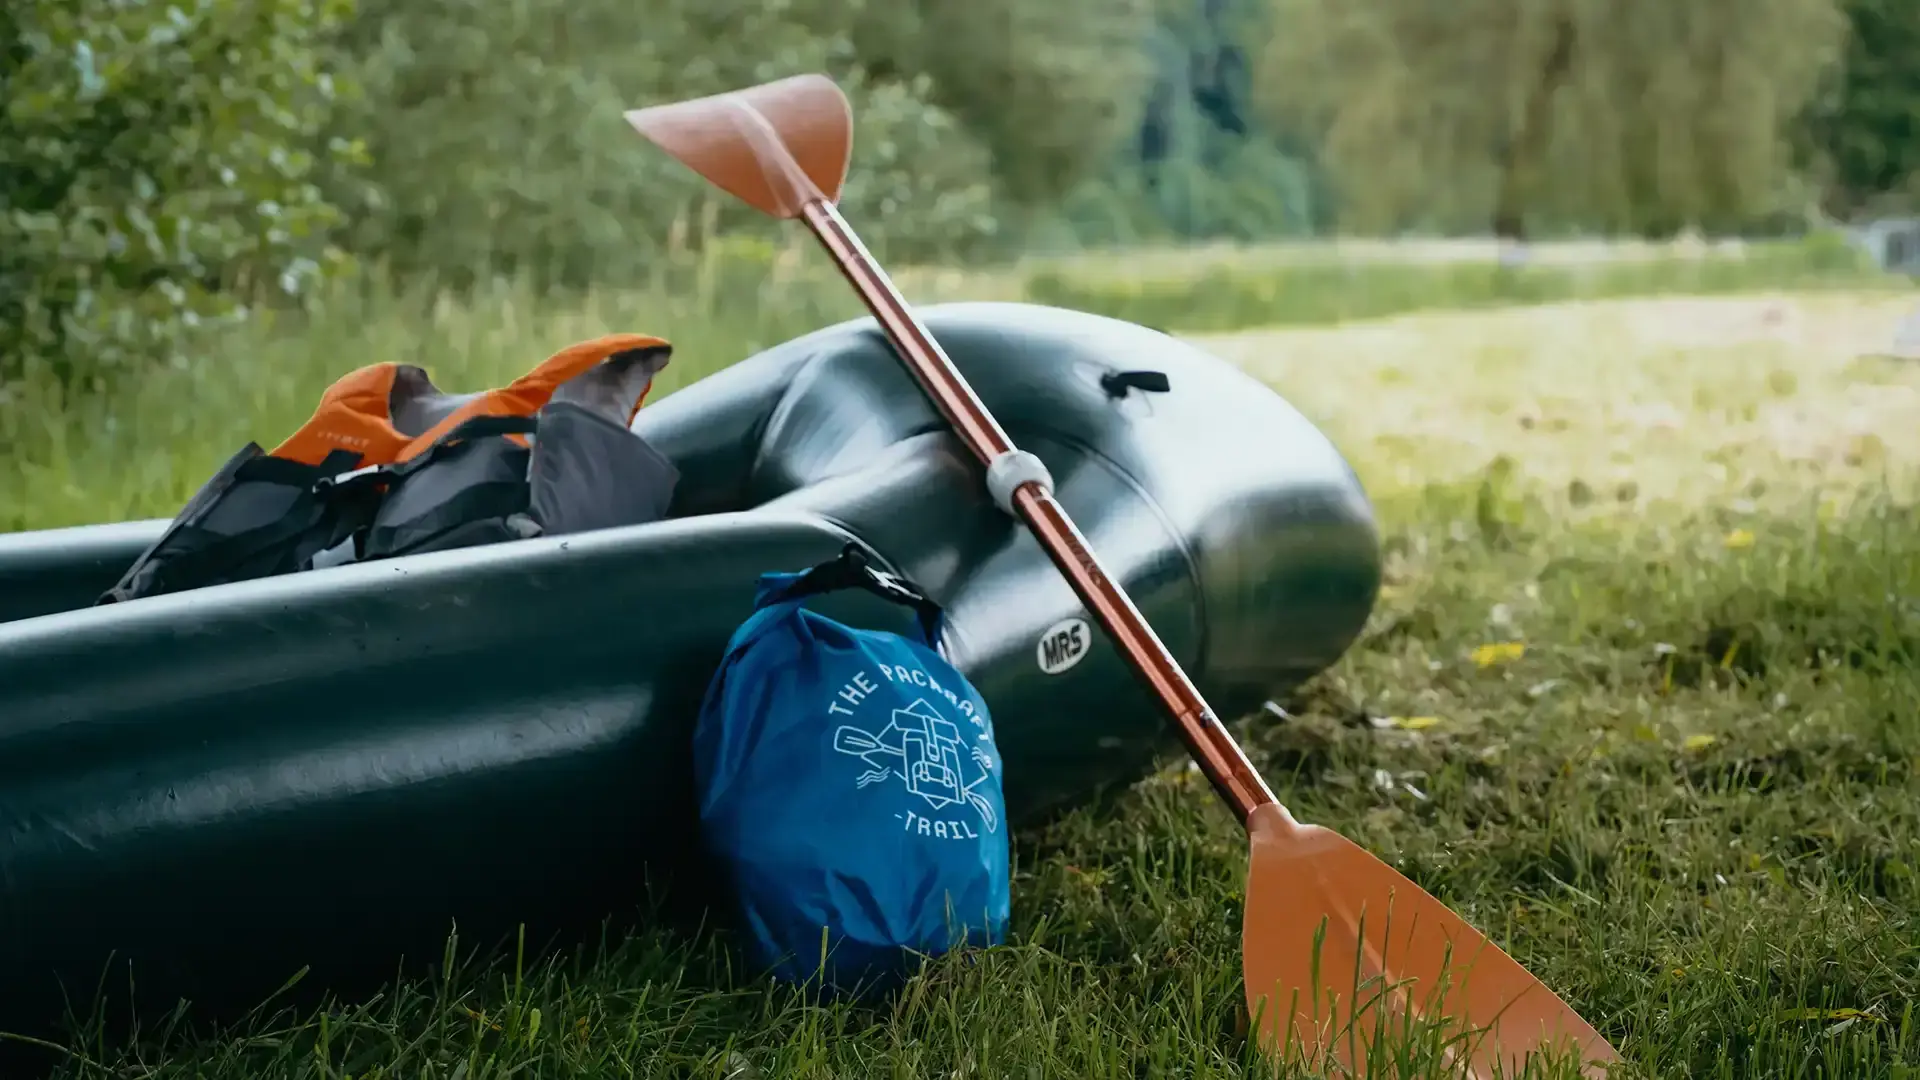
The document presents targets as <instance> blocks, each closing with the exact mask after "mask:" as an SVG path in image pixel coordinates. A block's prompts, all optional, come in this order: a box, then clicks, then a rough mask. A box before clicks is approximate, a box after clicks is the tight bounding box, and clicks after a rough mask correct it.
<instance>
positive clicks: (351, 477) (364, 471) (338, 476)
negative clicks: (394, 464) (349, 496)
mask: <svg viewBox="0 0 1920 1080" xmlns="http://www.w3.org/2000/svg"><path fill="white" fill-rule="evenodd" d="M387 471H388V469H387V466H385V465H365V466H362V467H360V468H358V469H349V470H348V471H346V472H343V473H335V474H334V475H332V476H323V477H321V478H320V479H318V480H315V481H314V482H313V493H314V494H315V495H326V494H329V493H331V492H333V491H336V490H338V489H341V488H345V487H348V486H349V485H356V486H357V485H359V484H361V483H362V482H364V481H365V480H366V478H368V477H373V476H378V475H380V474H382V473H384V472H387Z"/></svg>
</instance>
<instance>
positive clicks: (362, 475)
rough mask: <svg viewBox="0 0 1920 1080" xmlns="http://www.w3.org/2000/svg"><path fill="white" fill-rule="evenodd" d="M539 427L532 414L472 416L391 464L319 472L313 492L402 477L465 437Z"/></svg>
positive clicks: (330, 491)
mask: <svg viewBox="0 0 1920 1080" xmlns="http://www.w3.org/2000/svg"><path fill="white" fill-rule="evenodd" d="M539 430H540V421H539V420H538V419H537V418H536V417H532V416H475V417H472V418H470V419H467V420H464V421H462V422H461V423H459V424H457V425H455V426H454V428H453V430H451V431H449V432H447V433H446V434H445V435H442V436H440V437H439V438H438V439H435V440H434V441H433V445H431V446H429V447H427V448H426V449H425V450H423V451H421V452H420V453H419V454H418V455H416V456H415V457H413V458H412V459H411V460H408V461H402V462H400V463H398V464H393V465H367V466H363V467H361V468H358V469H352V470H349V471H347V472H343V473H336V474H334V475H332V476H323V477H321V478H320V479H318V480H315V481H314V482H313V493H314V494H315V495H329V494H336V493H339V492H341V491H352V490H354V489H357V488H363V487H369V486H372V485H373V484H375V483H377V482H379V481H381V480H386V481H389V482H390V481H394V480H404V479H406V478H407V477H408V476H410V475H412V474H413V473H416V472H418V471H420V470H421V469H424V468H426V467H427V466H428V465H430V464H432V462H433V459H434V458H436V457H438V456H439V455H440V454H442V453H444V452H446V451H447V450H448V449H449V448H451V447H454V446H457V445H459V444H460V443H462V442H466V441H467V440H469V439H483V438H487V437H489V436H500V435H532V434H534V433H536V432H538V431H539Z"/></svg>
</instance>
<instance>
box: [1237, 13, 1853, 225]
mask: <svg viewBox="0 0 1920 1080" xmlns="http://www.w3.org/2000/svg"><path fill="white" fill-rule="evenodd" d="M1274 4H1275V9H1276V11H1277V12H1278V15H1279V18H1280V20H1281V25H1283V26H1285V28H1286V32H1285V33H1282V34H1276V35H1275V36H1274V38H1273V44H1272V47H1271V48H1270V49H1269V50H1268V52H1267V54H1266V56H1265V57H1264V64H1265V66H1264V73H1263V79H1262V81H1263V85H1264V96H1265V98H1266V100H1267V101H1268V103H1269V106H1270V107H1271V108H1272V109H1273V110H1275V112H1276V113H1277V114H1278V115H1281V116H1284V117H1287V118H1288V119H1290V120H1291V121H1293V122H1297V123H1300V124H1302V125H1304V126H1305V127H1306V128H1307V129H1308V130H1309V131H1311V132H1312V134H1313V135H1314V136H1315V138H1316V140H1317V141H1318V142H1320V143H1321V150H1322V152H1323V154H1324V155H1325V158H1326V160H1327V161H1328V163H1329V164H1330V165H1331V166H1332V167H1333V169H1334V172H1335V174H1336V176H1337V178H1338V182H1339V186H1340V189H1341V198H1342V201H1343V207H1344V209H1345V211H1346V214H1347V216H1348V217H1349V218H1350V219H1351V221H1352V223H1353V224H1355V225H1358V226H1359V227H1361V228H1368V229H1371V228H1388V229H1393V228H1404V227H1408V226H1414V225H1429V226H1431V225H1441V226H1450V227H1460V226H1466V227H1474V226H1481V227H1484V226H1486V225H1489V224H1491V225H1492V226H1493V228H1494V230H1495V231H1497V232H1499V233H1501V234H1503V235H1510V236H1513V235H1519V234H1521V233H1523V232H1524V231H1526V230H1528V229H1530V228H1540V227H1543V226H1545V227H1553V226H1560V225H1578V226H1583V227H1588V228H1602V229H1614V230H1632V231H1651V232H1664V231H1671V230H1675V229H1678V228H1681V227H1683V226H1686V225H1688V224H1696V225H1700V226H1703V227H1707V228H1711V229H1733V228H1738V227H1740V226H1742V225H1746V224H1750V223H1751V222H1752V221H1754V220H1755V219H1756V218H1758V217H1761V216H1763V215H1766V214H1768V213H1776V212H1779V211H1781V210H1783V209H1787V208H1790V206H1791V202H1792V198H1793V191H1792V188H1791V186H1790V180H1791V170H1790V167H1789V166H1790V161H1789V156H1788V153H1787V144H1786V140H1785V137H1784V136H1785V135H1786V131H1787V128H1788V126H1789V124H1790V123H1791V122H1792V121H1793V120H1794V118H1795V117H1796V116H1797V114H1798V112H1799V110H1800V108H1801V106H1802V104H1803V103H1804V102H1806V101H1807V100H1809V99H1810V98H1811V96H1812V94H1813V92H1814V90H1815V88H1816V86H1817V84H1818V80H1819V78H1820V76H1821V74H1822V72H1823V71H1825V70H1826V69H1827V67H1828V65H1829V64H1830V63H1831V62H1832V61H1833V60H1834V58H1835V57H1836V56H1837V53H1838V49H1839V47H1840V45H1841V43H1842V41H1843V40H1844V33H1845V25H1844V21H1843V20H1842V18H1841V16H1840V14H1839V11H1838V10H1837V4H1836V0H1671V2H1664V3H1658V4H1623V3H1617V2H1615V0H1459V2H1457V3H1447V4H1433V3H1428V2H1426V0H1274Z"/></svg>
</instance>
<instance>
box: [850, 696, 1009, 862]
mask: <svg viewBox="0 0 1920 1080" xmlns="http://www.w3.org/2000/svg"><path fill="white" fill-rule="evenodd" d="M881 674H882V675H884V676H886V678H887V679H888V680H889V681H891V682H895V683H913V684H918V685H929V684H930V685H931V687H932V688H933V689H934V690H935V691H936V692H939V691H942V690H943V689H944V688H942V687H941V686H940V684H939V683H937V682H934V681H933V678H932V676H931V675H928V674H926V673H924V672H915V671H913V670H911V669H907V668H897V667H895V668H887V667H883V668H882V669H881ZM915 674H918V675H919V678H913V677H912V676H913V675H915ZM877 688H878V687H877V686H876V684H874V683H873V682H872V681H871V679H870V678H869V677H868V675H867V673H866V672H864V671H863V672H860V673H859V674H857V675H855V676H854V678H853V679H852V681H850V682H849V683H848V684H847V686H846V687H845V688H843V689H842V691H841V693H840V694H838V695H836V696H837V697H840V698H844V699H846V700H847V701H850V702H852V703H854V704H855V706H856V707H857V706H858V705H859V703H860V702H861V701H863V700H864V699H866V698H867V697H868V695H869V694H871V693H872V691H874V690H875V689H877ZM949 693H950V692H949ZM950 696H955V699H956V700H958V701H959V702H960V704H961V712H962V713H963V714H964V715H965V716H966V719H967V720H968V721H970V722H971V723H972V725H973V727H974V728H975V729H977V730H976V731H975V733H974V737H973V738H972V739H969V738H967V736H966V734H965V732H964V731H963V730H962V728H961V727H960V725H959V724H956V723H954V722H953V721H951V720H948V719H947V718H946V717H945V716H942V715H941V714H940V711H939V710H938V709H936V708H934V707H933V705H932V704H930V703H929V702H928V701H927V699H926V698H924V697H916V698H914V700H913V703H912V704H910V705H908V706H907V707H905V708H903V709H894V710H892V713H891V715H889V716H888V717H887V722H886V723H885V724H884V725H883V726H881V728H880V729H879V730H878V731H874V730H871V729H869V728H865V727H857V726H855V725H853V724H842V725H840V727H839V728H838V729H836V730H835V731H834V733H833V748H834V749H835V750H837V751H839V752H840V753H842V754H848V755H851V756H853V757H857V758H859V759H860V760H861V761H863V762H865V763H866V766H867V771H866V772H863V773H861V774H860V775H859V776H858V777H857V778H856V779H855V780H854V786H855V787H856V788H865V787H867V786H869V785H872V784H880V783H885V782H886V781H887V780H889V779H891V778H893V777H896V776H897V777H899V778H900V780H901V782H902V783H903V784H904V785H905V786H906V789H907V791H908V792H910V793H912V794H914V795H918V796H920V798H922V799H924V800H926V803H927V807H928V809H930V810H933V811H944V810H947V809H948V808H949V807H956V808H966V807H970V808H971V809H973V810H974V811H975V812H977V813H978V815H979V819H978V820H979V822H980V824H981V825H982V826H984V827H985V828H986V830H987V832H989V833H991V832H993V831H994V829H996V828H997V827H998V826H999V821H998V820H997V815H995V814H994V812H993V804H992V803H990V802H989V801H988V800H987V797H986V796H985V795H982V794H981V793H980V792H979V791H978V790H976V789H977V788H979V787H980V785H981V784H984V783H986V782H987V780H988V779H989V778H990V776H991V774H992V771H993V756H992V755H991V754H990V753H989V752H988V751H987V749H986V747H983V746H982V745H980V744H981V743H986V742H988V740H989V736H988V735H987V733H986V730H985V728H986V724H985V722H984V721H983V720H982V719H981V718H980V717H978V716H976V715H974V710H973V703H972V702H970V701H967V700H965V699H964V698H958V697H957V695H950ZM895 700H898V699H895ZM827 711H828V712H830V713H834V712H839V713H845V712H853V711H855V710H851V709H846V708H842V707H840V706H839V704H838V702H835V703H833V704H831V705H829V707H828V710H827ZM876 719H877V718H876ZM948 813H949V814H950V813H951V811H948ZM896 816H899V817H901V818H902V820H903V821H905V822H906V825H905V828H906V830H907V831H908V832H913V833H917V834H919V835H922V836H932V837H937V838H939V839H942V840H968V839H978V835H977V834H976V833H974V831H973V827H972V825H971V824H970V823H969V822H968V821H966V820H965V817H964V816H963V817H958V818H956V817H951V816H946V815H941V816H928V815H923V814H916V813H914V812H913V811H911V810H909V811H908V812H907V813H906V814H904V815H896Z"/></svg>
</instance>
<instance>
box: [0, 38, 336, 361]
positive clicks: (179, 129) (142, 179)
mask: <svg viewBox="0 0 1920 1080" xmlns="http://www.w3.org/2000/svg"><path fill="white" fill-rule="evenodd" d="M348 2H349V0H183V2H181V3H177V4H166V5H161V4H126V3H114V2H110V0H80V2H75V0H9V2H8V3H7V4H5V5H4V6H3V8H0V385H4V383H5V382H6V381H8V380H9V379H11V378H16V377H19V376H20V375H22V374H23V373H24V372H25V371H26V370H27V369H28V368H29V367H34V366H45V367H47V368H50V369H51V370H52V371H53V372H54V373H55V374H56V375H57V376H58V377H59V378H61V379H62V380H73V379H89V378H91V379H100V378H104V377H106V376H108V375H110V374H112V373H113V372H115V371H117V370H119V369H121V368H124V367H126V366H128V365H131V364H144V363H147V362H150V361H151V360H152V359H154V358H169V357H171V358H175V359H178V358H179V357H180V356H181V353H180V351H179V350H180V348H181V347H182V343H183V341H184V340H185V338H186V337H187V336H188V334H189V332H190V331H191V330H193V329H194V328H195V327H197V326H200V325H203V324H205V323H208V322H210V321H215V320H220V319H226V318H231V317H235V316H237V315H239V314H241V313H243V312H244V311H245V305H246V303H247V302H248V301H249V300H258V299H264V298H268V297H272V296H274V295H276V294H277V295H289V294H292V295H297V294H299V293H300V292H301V291H302V290H304V289H305V288H307V287H308V285H309V284H310V283H311V282H312V281H313V280H314V279H315V278H316V277H317V276H319V275H320V274H321V273H322V272H323V271H324V270H325V269H326V268H327V264H328V262H329V258H328V255H327V253H326V247H325V241H326V234H327V230H328V229H329V228H330V227H331V226H332V225H333V223H334V220H335V217H334V213H333V210H332V208H331V207H330V206H329V205H328V203H327V202H326V200H325V199H324V198H323V197H322V196H321V193H320V191H319V190H318V188H317V187H316V186H315V184H314V182H313V181H314V178H315V176H316V175H317V173H318V170H320V169H321V168H322V167H323V166H324V165H326V164H327V163H328V162H329V161H330V160H332V159H340V160H343V161H344V160H349V159H350V158H351V156H352V154H353V152H354V150H355V147H354V146H353V145H352V144H351V143H349V142H338V141H335V142H325V141H323V140H321V139H320V137H319V135H320V132H321V131H322V129H323V127H324V126H325V124H326V123H327V120H328V117H329V114H330V112H331V109H332V108H333V106H334V103H335V101H336V98H337V95H338V92H339V87H338V85H337V84H336V83H335V81H334V80H333V78H332V77H331V75H330V74H329V73H328V71H327V70H326V67H325V65H324V63H323V62H322V54H321V51H320V49H319V48H318V45H319V39H320V36H321V35H323V34H324V33H326V32H327V31H328V30H329V29H330V28H331V27H332V26H333V25H334V24H335V23H336V22H337V21H338V20H339V19H340V18H341V17H342V16H343V15H345V14H346V13H347V10H348Z"/></svg>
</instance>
